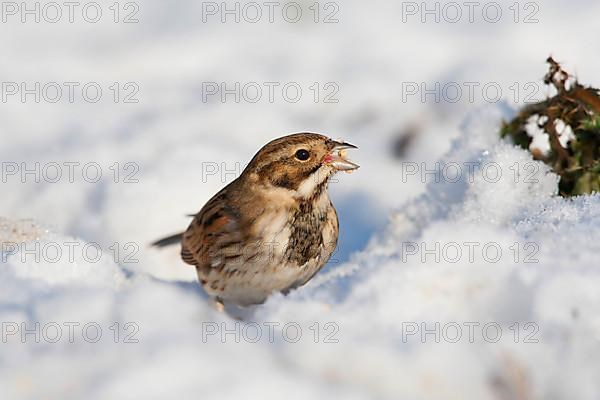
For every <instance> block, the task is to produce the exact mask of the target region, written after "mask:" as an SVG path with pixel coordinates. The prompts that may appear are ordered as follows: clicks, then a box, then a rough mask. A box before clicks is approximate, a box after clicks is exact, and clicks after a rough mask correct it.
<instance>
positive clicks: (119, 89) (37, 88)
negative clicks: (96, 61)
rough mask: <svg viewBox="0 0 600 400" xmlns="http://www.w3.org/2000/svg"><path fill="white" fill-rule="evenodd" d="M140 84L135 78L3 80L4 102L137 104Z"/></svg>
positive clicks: (0, 94)
mask: <svg viewBox="0 0 600 400" xmlns="http://www.w3.org/2000/svg"><path fill="white" fill-rule="evenodd" d="M139 91H140V86H139V85H138V84H137V83H136V82H111V83H108V84H102V83H99V82H93V81H88V82H76V81H68V82H23V81H22V82H6V81H5V82H1V83H0V101H2V103H24V104H25V103H30V104H32V103H50V104H54V103H59V102H63V103H70V104H73V103H84V104H86V103H87V104H95V103H99V102H102V101H103V100H104V101H105V102H106V101H107V102H112V103H119V104H137V103H139V102H140V100H139V97H138V95H139Z"/></svg>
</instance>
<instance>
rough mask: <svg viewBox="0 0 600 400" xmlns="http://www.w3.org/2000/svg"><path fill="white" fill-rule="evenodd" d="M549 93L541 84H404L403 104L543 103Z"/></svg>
mask: <svg viewBox="0 0 600 400" xmlns="http://www.w3.org/2000/svg"><path fill="white" fill-rule="evenodd" d="M547 92H548V90H547V88H546V87H545V86H544V85H543V84H542V83H541V82H534V81H529V82H511V83H509V84H504V83H501V82H494V81H487V82H483V81H450V82H408V81H405V82H402V84H401V95H402V102H403V103H415V102H417V103H436V104H437V103H448V104H454V103H468V104H476V103H490V104H495V103H498V102H499V101H500V100H507V101H512V102H514V103H515V104H533V103H537V102H539V101H541V100H543V99H544V98H545V97H546V96H547V94H548V93H547Z"/></svg>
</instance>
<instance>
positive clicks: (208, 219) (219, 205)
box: [181, 192, 243, 269]
mask: <svg viewBox="0 0 600 400" xmlns="http://www.w3.org/2000/svg"><path fill="white" fill-rule="evenodd" d="M239 225H240V213H239V210H237V209H235V208H233V207H232V206H231V204H229V202H228V201H227V199H226V193H225V192H220V193H218V194H217V195H216V196H215V197H213V198H212V199H211V200H209V202H208V203H206V205H205V206H204V207H203V208H202V210H201V211H200V212H199V213H198V214H197V215H196V216H195V217H194V220H193V221H192V223H191V224H190V226H189V227H188V229H187V231H185V232H184V234H183V239H182V247H181V258H182V259H183V261H185V262H186V263H188V264H191V265H195V266H196V267H197V268H199V269H205V268H218V267H220V266H222V265H223V264H224V263H225V262H226V261H227V260H228V259H229V258H233V257H238V256H239V254H240V249H241V245H242V243H243V237H242V233H241V230H240V229H239Z"/></svg>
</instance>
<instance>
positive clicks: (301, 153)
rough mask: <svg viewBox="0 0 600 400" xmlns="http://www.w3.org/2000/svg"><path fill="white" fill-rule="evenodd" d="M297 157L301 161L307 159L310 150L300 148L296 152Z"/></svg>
mask: <svg viewBox="0 0 600 400" xmlns="http://www.w3.org/2000/svg"><path fill="white" fill-rule="evenodd" d="M296 158H297V159H298V160H300V161H306V160H308V159H309V158H310V153H309V152H308V150H304V149H300V150H298V151H297V152H296Z"/></svg>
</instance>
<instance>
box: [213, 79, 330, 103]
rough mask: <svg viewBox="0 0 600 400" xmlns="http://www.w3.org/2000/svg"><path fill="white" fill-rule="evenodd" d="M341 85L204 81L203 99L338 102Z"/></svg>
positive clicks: (214, 100)
mask: <svg viewBox="0 0 600 400" xmlns="http://www.w3.org/2000/svg"><path fill="white" fill-rule="evenodd" d="M339 91H340V86H339V85H338V84H337V83H336V82H325V83H321V82H313V83H311V84H308V85H307V84H301V83H299V82H292V81H287V82H203V83H202V102H203V103H209V102H216V101H220V102H221V103H229V102H231V103H250V104H254V103H278V102H285V103H298V102H300V101H301V100H302V99H305V100H309V101H312V102H314V103H339V101H340V100H339V97H338V93H339Z"/></svg>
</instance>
